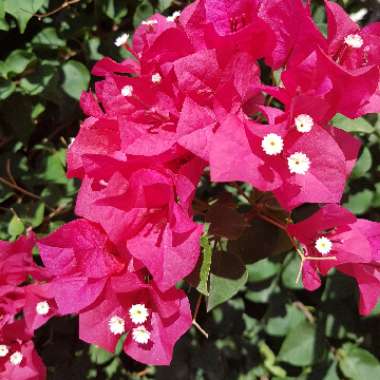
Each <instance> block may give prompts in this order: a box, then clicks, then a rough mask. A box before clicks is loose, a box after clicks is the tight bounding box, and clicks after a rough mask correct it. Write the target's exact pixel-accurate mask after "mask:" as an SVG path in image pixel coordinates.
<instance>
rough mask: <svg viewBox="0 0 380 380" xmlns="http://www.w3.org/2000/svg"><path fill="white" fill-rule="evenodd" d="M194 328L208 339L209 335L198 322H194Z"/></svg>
mask: <svg viewBox="0 0 380 380" xmlns="http://www.w3.org/2000/svg"><path fill="white" fill-rule="evenodd" d="M193 326H195V328H196V329H197V330H199V332H200V333H201V334H202V335H204V336H205V337H206V338H207V339H208V333H207V332H206V331H205V330H203V329H202V327H201V326H200V325H199V323H198V322H197V321H193Z"/></svg>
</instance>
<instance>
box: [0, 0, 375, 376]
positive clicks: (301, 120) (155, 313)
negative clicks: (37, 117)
mask: <svg viewBox="0 0 380 380" xmlns="http://www.w3.org/2000/svg"><path fill="white" fill-rule="evenodd" d="M325 7H326V13H327V20H328V35H327V37H325V36H324V35H323V34H322V33H321V32H320V31H319V30H318V28H317V26H316V25H315V23H314V22H313V19H312V17H311V13H310V4H304V2H303V1H301V0H197V1H196V2H194V3H192V4H191V5H189V6H188V7H186V8H185V9H184V10H183V11H182V13H179V12H175V13H174V14H173V15H172V16H169V17H163V16H161V15H159V14H156V15H154V16H152V17H151V18H149V19H148V20H145V21H143V22H142V24H141V25H140V26H139V27H138V28H137V30H136V32H135V34H134V36H133V39H132V42H131V41H130V39H129V36H128V35H122V36H120V37H119V38H118V39H117V40H116V41H115V44H116V45H118V46H123V47H124V48H125V49H127V50H128V51H129V53H130V55H131V58H128V59H126V60H124V61H123V62H121V63H117V62H115V61H113V60H112V59H110V58H104V59H102V60H100V61H99V62H98V63H97V64H96V65H95V67H94V68H93V74H94V75H95V76H98V77H102V79H101V80H99V81H98V82H96V84H95V94H93V93H91V92H88V93H84V94H83V95H82V98H81V106H82V109H83V111H84V113H85V114H86V115H87V116H88V117H87V119H86V120H85V121H84V123H83V124H82V126H81V128H80V131H79V134H78V136H77V137H76V138H75V140H74V141H73V142H72V144H71V145H70V147H69V150H68V155H67V161H68V176H69V177H75V178H78V179H80V180H81V188H80V191H79V194H78V198H77V202H76V208H75V212H76V214H77V216H78V217H79V219H77V220H75V221H73V222H70V223H68V224H66V225H64V226H62V227H61V228H59V229H58V230H57V231H55V232H54V233H52V234H51V235H49V236H47V237H45V238H42V239H39V240H38V241H37V242H35V238H34V236H33V235H29V236H28V237H22V238H21V239H20V240H18V241H17V242H15V243H1V244H2V245H1V246H0V257H1V263H0V292H1V302H0V314H1V318H0V327H1V333H0V376H5V378H7V379H9V380H40V379H43V378H44V376H45V375H44V369H43V366H42V363H41V360H40V359H39V357H38V355H37V354H36V353H35V351H33V344H32V342H31V338H32V336H33V331H34V330H35V329H37V328H38V327H40V326H41V325H42V324H44V323H45V322H46V321H47V320H48V319H50V318H51V317H53V316H63V315H71V314H75V315H79V324H80V329H79V330H80V332H79V334H80V339H82V340H84V341H86V342H88V343H91V344H95V345H97V346H99V347H102V348H104V349H106V350H108V351H111V352H112V351H114V350H115V348H116V346H117V344H118V342H119V340H120V339H121V337H123V336H125V335H126V338H125V340H124V343H123V348H124V351H125V353H127V354H128V355H130V356H131V357H132V358H134V359H135V360H138V361H140V362H142V363H147V364H153V365H165V364H169V363H170V361H171V357H172V352H173V347H174V344H175V342H176V341H177V340H178V339H179V338H180V337H181V336H182V335H183V334H184V333H185V332H186V331H187V330H188V329H189V328H190V327H191V325H192V316H191V310H190V306H189V302H188V299H187V296H186V294H185V293H184V292H183V291H182V290H179V289H177V288H176V284H177V283H178V282H179V281H180V280H182V279H184V278H185V277H186V276H187V275H189V274H190V273H191V272H192V270H193V269H194V267H195V265H196V263H197V261H198V258H199V253H200V236H201V235H202V233H203V227H202V225H201V224H197V223H195V222H194V221H193V215H192V208H191V205H192V200H193V198H194V195H195V191H196V188H197V184H198V182H199V180H200V177H201V175H202V173H203V171H204V169H205V168H206V167H208V168H209V171H210V176H211V180H212V181H214V182H229V181H240V182H247V183H249V184H251V185H252V186H253V187H254V188H256V189H259V190H260V191H271V192H273V194H274V196H275V197H276V199H277V200H278V202H279V204H280V205H281V206H282V207H283V208H284V209H286V210H288V211H291V210H293V209H294V208H295V207H298V206H300V205H302V204H304V203H317V204H323V205H324V207H321V209H320V210H319V211H318V212H317V213H315V214H314V215H313V216H312V217H310V218H308V219H307V220H304V221H303V222H300V223H297V224H290V225H289V226H288V227H287V231H288V233H289V234H290V235H291V236H293V237H294V238H295V239H297V241H298V242H299V243H300V244H301V247H302V250H303V257H304V262H303V268H302V270H303V273H302V274H303V283H304V285H305V287H306V288H307V289H311V290H313V289H316V288H317V287H318V286H319V285H320V278H319V275H325V274H327V272H328V271H329V270H330V269H331V268H333V267H334V268H336V269H338V270H340V271H341V272H343V273H345V274H348V275H349V276H352V277H354V278H355V279H356V281H357V282H358V285H359V289H360V294H361V299H360V312H361V313H362V314H368V313H370V312H371V310H372V309H373V308H374V307H375V305H376V303H377V301H378V299H379V297H380V224H378V223H375V222H370V221H367V220H361V219H356V218H355V216H353V215H352V214H351V213H350V212H349V211H347V210H345V209H344V208H342V207H341V206H339V205H338V204H339V202H340V201H341V197H342V193H343V190H344V187H345V183H346V180H347V178H348V176H349V175H350V172H351V170H352V168H353V167H354V165H355V162H356V159H357V156H358V152H359V149H360V141H359V140H358V139H357V138H355V137H353V136H352V135H350V134H348V133H347V132H345V131H343V130H341V129H338V128H335V127H334V126H333V125H331V120H332V118H333V117H334V116H335V115H336V114H337V113H340V114H343V115H345V116H346V117H349V118H356V117H359V116H362V115H364V114H367V113H373V112H380V87H379V83H380V82H379V75H380V74H379V69H380V23H376V24H373V25H369V26H367V27H365V28H363V29H360V28H359V26H358V25H357V24H356V23H354V22H353V21H352V20H351V19H350V18H349V16H348V15H347V14H346V13H345V12H344V10H343V9H342V8H340V7H339V6H338V5H337V4H336V3H333V2H329V1H326V2H325ZM261 63H263V64H262V65H261ZM264 64H265V65H266V66H267V67H268V68H270V69H271V70H272V72H273V73H274V77H276V78H277V81H276V80H275V78H274V81H273V84H272V85H268V84H265V83H263V82H262V80H261V73H262V66H263V65H264ZM268 99H270V100H271V101H270V102H268V101H267V100H268ZM272 100H273V101H272ZM275 105H276V106H275ZM35 244H36V245H37V247H38V249H39V253H40V255H41V258H42V261H43V264H44V268H38V267H36V266H35V265H34V264H33V262H32V256H31V250H32V247H33V246H34V245H35ZM318 258H321V260H318ZM329 258H331V260H329ZM28 275H29V276H32V277H33V278H34V282H33V283H32V284H31V285H27V286H20V285H23V284H24V282H25V280H26V279H27V276H28ZM21 311H23V319H19V318H16V315H19V314H20V312H21Z"/></svg>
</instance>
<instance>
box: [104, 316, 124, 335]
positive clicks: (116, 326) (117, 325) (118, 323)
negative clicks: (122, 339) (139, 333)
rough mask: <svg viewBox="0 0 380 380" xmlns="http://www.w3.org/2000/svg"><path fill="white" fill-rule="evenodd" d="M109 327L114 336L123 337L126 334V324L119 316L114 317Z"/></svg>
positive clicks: (109, 322)
mask: <svg viewBox="0 0 380 380" xmlns="http://www.w3.org/2000/svg"><path fill="white" fill-rule="evenodd" d="M108 326H109V329H110V331H111V333H112V334H114V335H121V334H124V333H125V322H124V319H122V318H120V317H119V316H117V315H114V316H113V317H112V318H111V319H110V320H109V321H108Z"/></svg>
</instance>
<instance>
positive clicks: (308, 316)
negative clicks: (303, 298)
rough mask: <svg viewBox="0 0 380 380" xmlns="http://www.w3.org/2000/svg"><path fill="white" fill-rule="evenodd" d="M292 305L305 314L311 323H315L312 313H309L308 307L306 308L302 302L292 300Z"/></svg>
mask: <svg viewBox="0 0 380 380" xmlns="http://www.w3.org/2000/svg"><path fill="white" fill-rule="evenodd" d="M293 305H294V306H295V307H296V308H297V309H299V310H301V311H302V312H303V313H304V314H305V317H306V319H307V320H308V321H309V322H310V323H312V324H314V323H315V318H314V316H313V314H311V313H310V311H309V309H308V308H307V307H306V306H305V305H304V304H303V303H302V302H300V301H295V302H293Z"/></svg>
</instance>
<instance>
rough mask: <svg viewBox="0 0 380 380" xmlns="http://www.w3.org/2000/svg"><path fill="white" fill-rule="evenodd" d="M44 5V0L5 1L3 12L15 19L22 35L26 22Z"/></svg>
mask: <svg viewBox="0 0 380 380" xmlns="http://www.w3.org/2000/svg"><path fill="white" fill-rule="evenodd" d="M46 3H47V1H46V0H5V11H6V12H7V13H9V14H11V15H12V16H13V17H14V18H15V19H17V22H18V25H19V28H20V32H21V33H24V31H25V28H26V25H27V24H28V21H29V20H30V19H31V18H32V17H33V16H34V15H35V14H36V13H37V12H38V11H39V10H40V8H41V6H42V5H46Z"/></svg>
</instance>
